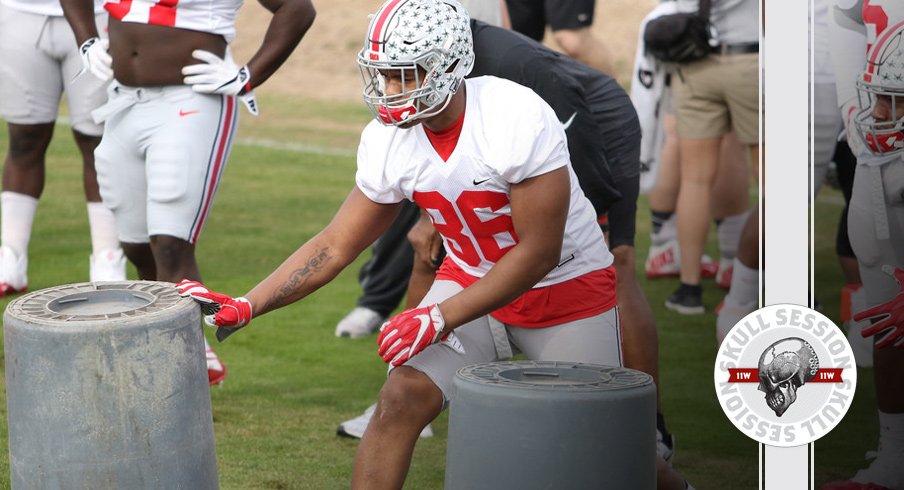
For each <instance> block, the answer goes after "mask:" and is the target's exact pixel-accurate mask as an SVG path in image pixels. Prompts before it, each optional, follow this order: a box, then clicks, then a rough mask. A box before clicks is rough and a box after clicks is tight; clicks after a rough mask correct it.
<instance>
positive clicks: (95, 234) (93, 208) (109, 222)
mask: <svg viewBox="0 0 904 490" xmlns="http://www.w3.org/2000/svg"><path fill="white" fill-rule="evenodd" d="M88 224H89V225H90V227H91V251H92V252H93V253H95V254H97V253H100V252H103V251H105V250H111V249H114V250H115V249H117V248H119V240H118V239H117V238H116V219H115V218H114V217H113V211H110V210H109V209H107V207H106V206H104V204H103V203H100V202H89V203H88Z"/></svg>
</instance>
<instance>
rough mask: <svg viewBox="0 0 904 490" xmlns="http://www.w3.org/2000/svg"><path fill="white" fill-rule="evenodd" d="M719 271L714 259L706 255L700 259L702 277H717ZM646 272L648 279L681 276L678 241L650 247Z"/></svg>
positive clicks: (645, 265)
mask: <svg viewBox="0 0 904 490" xmlns="http://www.w3.org/2000/svg"><path fill="white" fill-rule="evenodd" d="M718 271H719V264H717V263H716V262H714V261H713V259H712V257H710V256H709V255H704V256H703V257H702V258H701V259H700V276H701V277H715V276H716V274H717V273H718ZM644 272H645V273H646V276H647V279H659V278H662V277H678V276H679V275H681V249H680V248H679V247H678V240H669V241H668V242H666V243H663V244H662V245H650V253H649V254H648V255H647V260H646V262H645V263H644Z"/></svg>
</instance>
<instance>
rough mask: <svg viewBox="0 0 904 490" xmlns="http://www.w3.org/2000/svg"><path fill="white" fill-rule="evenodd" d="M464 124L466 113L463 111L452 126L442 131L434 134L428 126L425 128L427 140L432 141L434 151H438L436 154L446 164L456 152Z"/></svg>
mask: <svg viewBox="0 0 904 490" xmlns="http://www.w3.org/2000/svg"><path fill="white" fill-rule="evenodd" d="M464 122H465V111H461V115H460V116H458V119H456V120H455V122H453V123H452V125H451V126H449V127H448V128H446V129H443V130H442V131H436V132H433V131H430V129H429V128H427V126H424V133H425V134H426V135H427V139H428V140H430V144H431V145H433V149H434V150H436V153H437V154H438V155H439V157H440V158H442V159H443V161H444V162H445V161H446V160H448V159H449V155H451V154H452V152H453V151H455V145H456V144H458V137H459V136H461V128H462V126H464Z"/></svg>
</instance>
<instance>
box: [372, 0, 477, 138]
mask: <svg viewBox="0 0 904 490" xmlns="http://www.w3.org/2000/svg"><path fill="white" fill-rule="evenodd" d="M469 21H470V19H469V17H468V13H467V12H466V11H465V9H464V8H463V7H462V6H461V5H460V4H459V3H458V2H457V1H455V0H387V1H386V2H385V3H384V4H383V6H382V7H380V9H379V10H378V11H377V12H376V13H375V14H374V15H373V17H372V18H371V21H370V26H369V27H368V28H367V38H366V39H365V41H364V47H363V48H362V49H361V51H360V52H359V53H358V67H359V68H360V70H361V76H362V78H363V80H364V102H365V103H366V104H367V106H368V107H369V108H370V109H371V111H372V112H373V113H374V116H375V117H376V118H377V119H378V120H379V121H381V122H383V123H384V124H387V125H395V126H399V125H402V124H406V123H410V122H412V121H416V120H418V119H421V118H424V117H429V116H432V115H435V114H437V113H439V112H440V111H442V110H443V109H444V108H445V107H446V105H447V104H448V103H449V100H450V99H451V98H452V94H454V93H455V91H456V90H458V87H459V86H460V85H461V81H462V79H464V77H465V76H466V75H467V74H468V73H470V71H471V68H472V67H473V66H474V47H473V41H472V39H471V27H470V23H469ZM390 77H393V78H400V79H401V87H402V89H401V91H400V93H391V94H387V90H386V88H387V79H388V78H390Z"/></svg>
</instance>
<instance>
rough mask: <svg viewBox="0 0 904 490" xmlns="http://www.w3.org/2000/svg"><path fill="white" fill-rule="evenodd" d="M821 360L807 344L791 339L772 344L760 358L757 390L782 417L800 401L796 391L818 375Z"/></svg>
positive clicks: (798, 339)
mask: <svg viewBox="0 0 904 490" xmlns="http://www.w3.org/2000/svg"><path fill="white" fill-rule="evenodd" d="M817 371H819V358H818V357H817V356H816V351H815V350H814V349H813V346H812V345H810V344H809V343H808V342H807V341H805V340H803V339H800V338H797V337H789V338H786V339H782V340H779V341H778V342H775V343H773V344H772V345H770V346H769V347H768V348H766V350H765V351H764V352H763V354H762V355H760V363H759V375H760V376H759V377H760V385H759V386H758V387H757V389H758V390H760V391H762V392H764V393H766V404H767V405H769V408H771V409H772V411H774V412H775V415H776V416H778V417H781V416H782V414H783V413H785V410H788V407H790V406H791V404H792V403H794V401H795V400H797V390H798V389H799V388H800V387H801V386H803V385H804V383H806V382H807V381H810V380H811V379H813V378H814V377H815V376H816V372H817Z"/></svg>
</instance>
